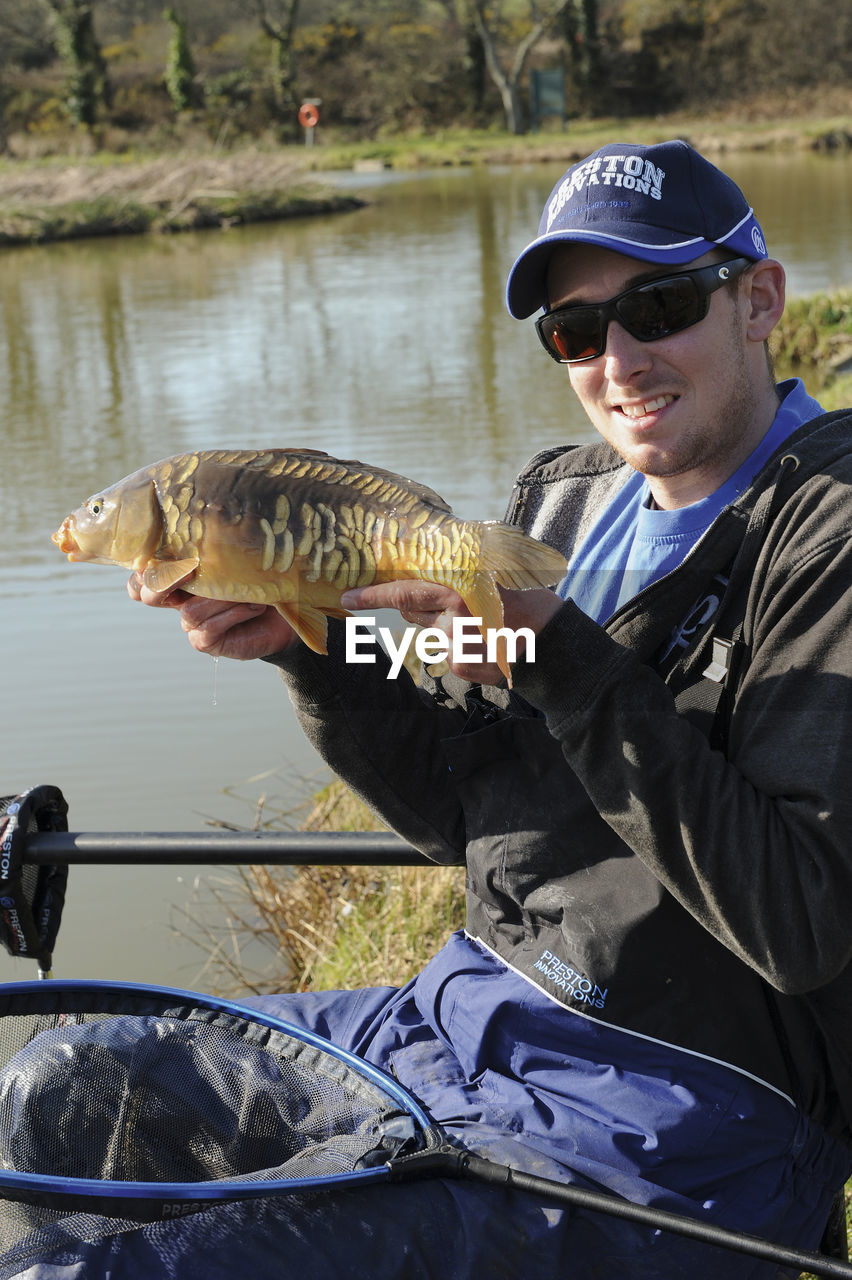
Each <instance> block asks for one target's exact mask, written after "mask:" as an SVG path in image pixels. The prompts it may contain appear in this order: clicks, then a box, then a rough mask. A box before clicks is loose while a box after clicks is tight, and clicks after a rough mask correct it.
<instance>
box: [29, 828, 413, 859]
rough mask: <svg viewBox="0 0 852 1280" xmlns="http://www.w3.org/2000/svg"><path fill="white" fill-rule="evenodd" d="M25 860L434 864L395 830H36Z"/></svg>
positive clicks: (30, 840)
mask: <svg viewBox="0 0 852 1280" xmlns="http://www.w3.org/2000/svg"><path fill="white" fill-rule="evenodd" d="M24 860H25V862H27V863H30V864H32V865H35V866H42V865H52V864H56V863H63V864H65V865H67V866H81V865H88V864H91V865H97V866H126V865H130V864H134V863H147V864H151V865H158V864H170V863H174V864H192V865H198V864H210V865H212V864H218V863H230V864H232V865H235V866H236V865H246V864H250V863H255V864H260V865H267V866H272V865H282V866H294V867H296V866H310V865H313V864H316V865H324V866H383V867H423V866H434V865H435V864H434V863H433V862H431V860H430V859H429V858H427V857H426V856H425V855H424V854H422V853H419V852H418V851H417V850H416V849H413V848H412V847H411V845H408V844H406V843H405V841H403V840H401V839H400V838H399V836H397V835H395V834H394V833H393V832H392V831H222V832H220V831H216V832H207V831H166V832H162V831H37V832H33V833H32V834H30V835H28V836H27V843H26V852H25V855H24Z"/></svg>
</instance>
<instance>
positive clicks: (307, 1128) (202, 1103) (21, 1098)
mask: <svg viewBox="0 0 852 1280" xmlns="http://www.w3.org/2000/svg"><path fill="white" fill-rule="evenodd" d="M428 1126H429V1120H428V1117H427V1116H426V1115H425V1114H424V1113H423V1111H422V1110H421V1109H420V1107H419V1106H418V1105H417V1103H416V1102H415V1100H414V1099H413V1098H411V1097H410V1096H409V1095H408V1094H407V1093H406V1092H405V1090H403V1089H401V1088H400V1087H399V1086H398V1085H397V1084H396V1083H395V1082H394V1081H393V1080H392V1079H390V1078H389V1077H387V1076H385V1075H384V1073H383V1072H380V1071H378V1070H377V1069H375V1068H373V1067H371V1066H370V1065H369V1064H367V1063H364V1062H362V1061H361V1060H360V1059H358V1058H355V1057H354V1056H353V1055H352V1054H349V1053H347V1052H345V1051H344V1050H341V1049H338V1048H337V1047H336V1046H334V1045H332V1044H331V1043H330V1042H328V1041H326V1040H324V1039H322V1038H321V1037H319V1036H315V1035H314V1034H312V1033H310V1032H307V1031H304V1030H302V1029H301V1028H299V1027H295V1026H292V1025H290V1024H288V1023H286V1022H283V1021H281V1020H280V1019H277V1018H274V1017H271V1016H270V1015H268V1014H266V1013H261V1012H259V1011H257V1010H254V1009H251V1008H248V1007H244V1006H241V1005H238V1004H235V1003H232V1002H230V1001H220V1000H216V999H213V998H211V997H207V996H202V995H197V994H195V993H193V992H188V991H180V990H171V989H167V988H152V987H141V986H134V985H130V984H125V985H116V984H108V983H98V982H66V981H50V982H32V983H7V984H2V985H0V1259H2V1262H3V1263H10V1262H11V1261H15V1262H16V1263H17V1264H18V1265H21V1264H22V1263H25V1262H26V1260H27V1258H32V1259H33V1260H35V1259H37V1258H38V1256H39V1253H40V1252H41V1251H43V1250H44V1249H45V1245H46V1242H48V1241H49V1240H50V1236H51V1230H50V1228H51V1224H56V1223H57V1222H59V1221H63V1230H64V1229H66V1227H67V1220H68V1219H69V1218H70V1217H80V1216H81V1215H82V1219H83V1220H84V1227H83V1228H81V1234H83V1235H85V1234H86V1229H85V1220H86V1219H87V1217H88V1216H89V1215H107V1216H110V1217H112V1218H113V1219H115V1218H119V1219H122V1220H127V1221H134V1222H139V1221H153V1220H157V1219H163V1218H170V1217H177V1216H182V1215H183V1214H185V1213H187V1212H193V1211H194V1210H196V1209H199V1208H204V1207H206V1206H209V1205H210V1204H211V1202H217V1201H218V1202H222V1201H228V1200H235V1199H246V1198H249V1197H257V1196H266V1195H272V1194H281V1193H283V1192H295V1191H303V1190H309V1189H315V1188H318V1187H332V1186H339V1185H346V1184H350V1185H351V1184H353V1183H364V1182H369V1181H378V1180H382V1179H386V1178H387V1177H388V1176H389V1174H388V1168H387V1162H388V1161H389V1160H390V1159H391V1158H392V1157H393V1156H394V1155H397V1154H398V1153H400V1152H401V1151H403V1150H405V1151H409V1150H411V1151H415V1150H417V1149H418V1148H419V1147H421V1146H422V1145H424V1142H425V1141H426V1138H425V1137H424V1131H425V1130H426V1129H428ZM112 1226H113V1228H114V1227H115V1223H114V1222H113V1224H112ZM2 1270H3V1267H2V1266H0V1272H2Z"/></svg>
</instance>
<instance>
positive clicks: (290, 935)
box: [178, 781, 464, 995]
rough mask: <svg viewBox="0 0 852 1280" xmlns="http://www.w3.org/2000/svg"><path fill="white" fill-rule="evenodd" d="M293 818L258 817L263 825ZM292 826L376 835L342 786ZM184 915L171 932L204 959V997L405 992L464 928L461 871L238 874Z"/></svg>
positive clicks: (264, 869) (213, 885) (252, 870)
mask: <svg viewBox="0 0 852 1280" xmlns="http://www.w3.org/2000/svg"><path fill="white" fill-rule="evenodd" d="M258 812H260V810H258ZM290 819H291V815H289V814H280V813H279V814H273V815H272V816H271V817H270V815H269V813H265V816H264V818H263V825H264V826H267V827H268V826H271V825H280V824H281V823H284V824H287V825H290ZM260 825H261V822H260V821H259V820H258V817H257V815H256V820H255V827H256V828H258V827H259V826H260ZM299 825H300V827H301V829H302V830H305V831H377V830H382V829H383V828H382V826H381V824H380V823H378V822H377V821H376V819H375V818H374V816H373V815H372V813H371V812H370V811H369V810H368V809H367V807H366V806H365V805H364V804H362V803H361V801H360V800H358V799H357V798H356V797H355V796H354V795H353V794H352V792H351V791H350V790H349V789H348V788H347V787H346V786H345V785H344V784H343V783H342V782H340V781H334V782H332V783H331V784H330V785H329V786H327V787H325V788H324V789H323V790H322V791H320V792H319V793H318V794H317V796H316V797H315V800H314V803H313V807H312V808H311V810H310V812H309V814H308V815H307V817H306V818H305V819H304V821H303V822H302V823H301V824H299ZM181 916H182V921H181V924H180V926H179V927H178V932H180V933H181V934H182V935H183V936H184V937H186V938H189V939H190V940H191V941H192V942H194V943H195V944H196V945H197V946H198V947H200V948H201V950H202V951H203V952H204V953H205V954H206V962H205V965H204V969H203V970H202V974H201V975H200V976H201V977H203V979H204V981H205V983H206V989H212V990H214V991H216V992H217V993H218V994H220V995H238V994H240V993H242V994H245V993H246V992H247V991H251V992H253V993H254V994H256V995H262V994H268V993H270V992H283V991H306V990H337V989H339V988H343V987H372V986H386V985H389V986H402V985H403V984H404V983H406V982H407V981H408V980H409V979H410V978H412V977H414V975H415V974H416V973H417V972H418V971H419V970H420V969H422V968H423V966H424V965H425V964H426V962H427V961H428V960H429V958H430V957H431V956H432V955H434V954H435V952H436V951H438V950H439V949H440V947H441V946H442V945H443V943H444V942H445V941H446V939H447V937H448V935H449V934H450V933H451V932H452V931H453V930H454V929H457V928H460V927H461V925H462V924H463V922H464V869H463V868H462V867H444V866H438V865H435V866H434V867H322V866H307V867H268V866H252V867H244V868H240V869H238V870H235V871H234V872H233V873H230V874H229V875H228V876H227V877H223V878H220V879H218V880H215V881H211V882H210V883H209V884H208V885H207V888H206V895H205V899H204V900H201V899H200V898H197V900H196V902H195V903H194V904H193V905H192V906H191V907H190V908H189V909H188V910H187V911H185V912H182V913H181Z"/></svg>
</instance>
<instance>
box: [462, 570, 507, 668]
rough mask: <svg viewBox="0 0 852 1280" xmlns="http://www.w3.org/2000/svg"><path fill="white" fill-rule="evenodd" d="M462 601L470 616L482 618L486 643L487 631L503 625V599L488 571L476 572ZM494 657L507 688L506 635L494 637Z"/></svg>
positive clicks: (495, 629) (498, 628) (496, 629)
mask: <svg viewBox="0 0 852 1280" xmlns="http://www.w3.org/2000/svg"><path fill="white" fill-rule="evenodd" d="M463 598H464V602H465V604H466V605H467V607H468V609H470V612H471V616H472V617H474V618H481V619H482V626H481V627H480V631H481V632H482V638H483V640H485V641H486V643H487V633H488V632H489V631H499V630H500V629H501V628H502V626H503V601H502V600H501V599H500V592H499V591H498V590H497V584H496V582H495V581H494V578H493V576H492V575H491V574H490V573H485V572H483V571H482V570H481V569H480V570H479V571H478V572H477V574H476V577H475V579H474V584H473V587H472V588H471V590H470V591H466V592H465V594H464V597H463ZM495 648H496V658H497V666H498V667H499V668H500V670H501V671H502V672H503V675H504V676H505V677H506V683H507V684H508V686H509V688H510V689H511V687H512V669H511V667H510V666H509V651H508V647H507V645H506V637H505V636H503V635H498V636H497V637H496V644H495Z"/></svg>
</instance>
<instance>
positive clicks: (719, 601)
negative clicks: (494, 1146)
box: [274, 414, 852, 1142]
mask: <svg viewBox="0 0 852 1280" xmlns="http://www.w3.org/2000/svg"><path fill="white" fill-rule="evenodd" d="M624 467H625V464H623V463H622V462H621V460H620V459H619V458H618V457H617V456H616V455H615V454H614V453H613V452H612V451H611V450H610V449H609V448H608V446H605V445H592V446H579V447H573V448H570V447H569V448H563V449H556V450H550V451H547V452H546V453H544V454H541V455H539V456H538V457H537V458H535V459H533V461H532V462H531V463H530V464H529V466H528V467H527V468H526V470H525V471H524V472H523V473H522V475H521V476H520V477H519V480H518V483H517V486H516V489H515V492H514V494H513V498H512V503H511V506H510V512H509V518H511V519H513V520H515V521H516V522H517V523H519V524H521V525H522V526H523V527H524V528H526V529H527V530H528V531H530V532H531V533H533V534H535V535H536V536H538V537H541V538H542V539H543V540H545V541H547V542H550V543H551V544H553V545H555V546H558V547H559V548H560V550H563V551H564V552H565V553H566V555H567V556H570V554H571V552H572V550H573V549H575V548H576V546H577V545H578V542H579V540H580V538H582V536H583V534H584V533H585V531H586V530H587V529H588V527H589V526H590V524H591V522H592V521H593V520H594V519H595V518H596V516H597V515H598V514H599V512H600V510H601V508H602V505H603V504H604V503H605V502H606V501H607V499H608V497H609V496H610V495H611V494H612V493H613V491H614V490H615V488H617V487H618V486H619V485H620V483H621V482H622V480H623V478H624V476H625V470H624ZM850 485H852V416H850V415H847V414H835V415H828V416H826V417H823V418H818V419H815V420H814V421H812V422H810V423H808V424H806V425H805V426H803V427H801V428H800V429H799V430H798V431H797V432H796V433H795V434H794V435H793V436H791V437H790V438H789V439H788V440H787V442H786V443H785V445H784V447H783V449H781V450H780V451H779V452H778V453H777V454H776V455H775V456H774V457H773V458H772V459H771V460H770V462H769V463H768V464H767V466H766V467H765V468H764V470H763V472H762V473H761V475H760V476H759V477H758V478H757V480H756V482H755V483H754V485H753V486H752V487H751V488H750V489H749V490H748V491H747V492H746V493H745V494H744V495H742V496H741V498H740V499H738V500H737V502H736V503H734V504H732V505H731V506H730V507H728V508H726V509H725V511H724V512H723V513H722V514H721V515H720V516H719V517H718V519H717V520H716V521H715V523H714V524H713V526H712V527H711V529H710V530H709V531H708V532H707V533H706V534H705V535H704V537H703V538H702V539H701V540H700V542H699V543H698V544H697V546H696V547H695V548H694V549H693V551H692V552H691V553H690V555H689V556H688V557H687V558H686V560H685V561H684V562H683V564H682V565H681V566H680V567H679V568H678V569H676V570H675V571H674V572H672V573H670V574H668V575H667V576H666V577H665V578H663V579H661V580H660V581H659V582H657V583H655V584H654V585H653V586H651V587H649V588H647V589H646V590H645V591H643V592H641V594H640V595H638V596H636V597H635V598H634V599H632V600H631V601H630V602H629V603H628V604H627V605H626V606H625V607H623V608H622V609H620V610H619V611H618V613H617V614H616V615H614V617H613V618H611V619H610V620H609V622H608V623H607V624H606V626H605V627H604V628H601V627H600V626H598V625H597V623H595V622H593V621H592V620H590V619H589V618H588V617H586V616H585V615H584V614H583V613H581V611H580V610H579V609H578V608H577V607H576V606H575V605H573V603H572V602H570V601H568V602H567V603H566V604H565V605H564V606H563V608H562V609H561V610H560V611H559V613H558V614H557V615H556V616H555V617H554V618H553V619H552V621H551V622H550V623H549V624H548V626H547V627H546V628H545V629H544V630H543V631H542V632H541V633H540V635H539V636H538V637H537V646H536V654H535V661H534V662H523V661H521V662H518V663H517V664H516V666H515V668H514V690H513V692H511V693H508V692H507V691H505V690H495V689H478V688H476V687H474V688H472V687H470V686H467V685H464V684H463V683H462V682H460V681H458V680H455V679H454V678H453V677H447V678H446V679H445V680H443V681H441V682H439V683H437V684H436V683H428V684H427V687H426V688H421V689H417V688H415V686H414V685H413V684H412V683H411V682H410V681H409V680H408V679H405V680H402V679H400V680H396V681H387V680H386V679H385V678H384V677H385V668H384V667H383V666H381V665H377V666H358V667H351V666H349V667H347V666H346V665H345V664H344V662H343V661H342V641H341V636H340V629H339V628H337V629H335V628H332V633H331V639H330V660H326V659H324V658H318V657H317V656H316V655H314V654H312V653H310V652H309V651H307V650H306V649H304V648H303V647H301V646H300V647H299V649H298V650H297V651H293V652H288V653H286V654H282V655H279V656H278V657H277V658H276V659H274V660H275V661H276V662H277V663H278V665H280V666H281V667H282V668H283V669H284V672H285V678H286V679H287V682H288V684H289V686H290V691H291V697H292V698H293V701H294V704H295V706H296V708H297V712H298V713H299V715H300V718H301V721H302V724H303V726H304V727H305V729H306V731H307V733H308V734H309V736H310V738H311V739H312V741H313V742H314V744H315V745H316V746H317V747H318V749H319V750H320V752H321V753H322V754H323V755H324V756H325V757H326V759H327V760H328V761H329V763H330V764H331V765H332V767H333V768H334V769H335V770H336V771H337V772H338V773H339V774H340V775H341V776H343V777H344V778H345V779H346V780H347V781H348V782H349V783H350V784H351V785H352V786H353V787H354V788H355V789H356V790H357V791H358V792H359V793H360V794H362V795H363V796H364V797H365V798H366V799H367V800H368V802H369V803H371V804H372V805H373V807H374V808H375V809H377V811H378V812H379V813H380V814H381V815H382V816H383V817H384V819H385V821H387V822H388V823H389V824H390V825H391V826H392V827H394V828H395V829H396V830H397V831H398V832H400V834H401V835H402V836H404V837H405V838H406V839H408V840H410V841H411V842H412V843H413V844H415V845H417V846H418V847H419V848H421V849H423V850H424V851H425V852H426V853H427V854H428V855H429V856H431V857H433V858H434V859H435V860H436V861H439V862H452V861H460V860H462V859H465V860H466V863H467V903H468V905H467V924H466V927H467V929H468V932H469V933H470V934H471V935H473V936H476V937H479V938H480V939H481V940H482V941H483V942H484V943H485V944H486V945H488V946H489V947H491V948H492V949H493V950H495V951H496V952H498V953H499V955H500V956H501V957H503V959H504V960H505V961H506V962H507V963H508V964H510V965H511V966H512V967H513V968H515V969H517V970H519V971H521V972H522V973H523V974H524V975H525V976H527V977H528V978H529V979H530V980H531V981H533V982H536V983H537V984H539V985H540V986H541V987H542V988H543V989H544V990H546V991H548V993H549V994H551V995H553V996H556V997H557V998H558V999H561V1000H563V1001H564V1003H565V1004H567V1005H569V1006H570V1007H572V1008H574V1009H575V1010H577V1012H582V1013H584V1014H587V1015H589V1016H591V1017H595V1018H600V1019H603V1020H604V1021H605V1022H607V1023H610V1024H614V1025H616V1026H619V1027H622V1028H624V1029H626V1030H628V1031H632V1032H634V1033H637V1034H640V1035H642V1036H646V1037H651V1038H653V1039H655V1040H659V1041H661V1042H663V1043H665V1044H670V1045H673V1046H677V1047H678V1048H680V1049H684V1050H686V1051H688V1052H692V1053H696V1054H700V1055H702V1056H705V1057H709V1058H711V1059H718V1060H720V1061H723V1062H725V1063H729V1064H731V1065H733V1066H734V1067H736V1068H738V1069H739V1070H741V1071H745V1072H748V1073H750V1074H752V1075H754V1076H756V1077H758V1078H759V1079H760V1080H762V1081H765V1082H766V1083H767V1084H769V1085H770V1086H771V1087H773V1088H775V1089H778V1090H780V1091H781V1092H782V1093H784V1094H787V1095H789V1096H791V1097H793V1098H794V1099H795V1101H796V1102H797V1103H798V1104H799V1105H800V1106H801V1107H802V1108H803V1109H804V1110H805V1111H806V1112H807V1113H808V1114H810V1115H811V1116H812V1117H814V1118H815V1119H816V1120H817V1121H819V1122H820V1123H822V1124H824V1125H825V1126H826V1127H828V1129H829V1130H830V1131H831V1132H832V1133H834V1134H836V1135H838V1136H840V1137H842V1138H844V1139H845V1140H846V1141H847V1142H852V963H850V961H852V921H850V906H852V785H850V782H852V778H851V777H850V772H852V771H850V763H849V762H850V760H852V539H850V513H852V505H850V492H852V490H850ZM719 640H723V641H730V642H732V645H731V647H730V648H729V647H727V646H726V645H719V644H718V641H719ZM714 641H715V642H717V643H716V644H715V645H714ZM706 672H709V676H708V675H707V674H705V673H706ZM725 673H726V674H725ZM720 674H723V675H725V679H724V682H723V684H721V683H720V682H719V681H718V680H717V679H716V678H715V677H718V676H719V675H720ZM723 686H724V687H723Z"/></svg>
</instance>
